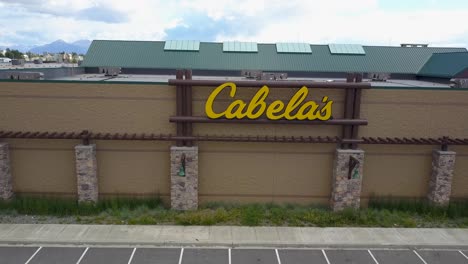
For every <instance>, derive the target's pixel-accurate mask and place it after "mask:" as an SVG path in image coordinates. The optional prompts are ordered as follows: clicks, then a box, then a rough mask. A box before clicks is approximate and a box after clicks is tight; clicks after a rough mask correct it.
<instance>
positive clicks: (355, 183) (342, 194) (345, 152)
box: [331, 149, 364, 211]
mask: <svg viewBox="0 0 468 264" xmlns="http://www.w3.org/2000/svg"><path fill="white" fill-rule="evenodd" d="M350 162H351V165H353V163H354V164H355V166H353V167H351V168H350ZM363 165H364V151H363V150H354V149H337V150H336V153H335V161H334V164H333V180H332V185H333V186H332V196H331V208H332V209H333V211H340V210H343V209H345V208H355V209H358V208H359V207H360V203H361V185H362V176H363ZM350 170H351V171H350Z"/></svg>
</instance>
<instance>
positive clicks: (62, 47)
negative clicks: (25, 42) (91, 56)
mask: <svg viewBox="0 0 468 264" xmlns="http://www.w3.org/2000/svg"><path fill="white" fill-rule="evenodd" d="M90 44H91V41H89V40H78V41H75V42H73V43H67V42H65V41H63V40H61V39H59V40H56V41H54V42H52V43H49V44H45V45H42V46H36V47H34V48H32V49H31V50H30V51H31V52H33V53H37V54H42V53H44V52H49V53H59V52H62V51H64V52H68V53H71V52H76V53H78V54H86V52H87V51H88V48H89V45H90Z"/></svg>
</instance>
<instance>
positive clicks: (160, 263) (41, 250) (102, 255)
mask: <svg viewBox="0 0 468 264" xmlns="http://www.w3.org/2000/svg"><path fill="white" fill-rule="evenodd" d="M467 255H468V251H463V250H456V249H418V250H412V249H365V248H363V249H260V248H258V249H253V248H235V249H230V248H120V247H119V248H110V247H48V246H47V247H31V246H2V247H0V263H1V264H39V263H43V264H55V263H57V264H68V263H70V264H101V263H112V264H120V263H122V264H149V263H157V264H261V263H266V264H305V263H318V264H320V263H323V264H341V263H359V264H366V263H370V264H376V263H377V264H390V263H394V264H397V263H398V264H404V263H423V264H424V263H425V264H432V263H444V264H458V263H465V264H468V257H467Z"/></svg>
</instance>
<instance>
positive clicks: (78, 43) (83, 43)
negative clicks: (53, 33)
mask: <svg viewBox="0 0 468 264" xmlns="http://www.w3.org/2000/svg"><path fill="white" fill-rule="evenodd" d="M71 44H73V45H76V46H79V47H82V48H86V50H88V48H89V46H90V45H91V40H87V39H81V40H77V41H75V42H72V43H71Z"/></svg>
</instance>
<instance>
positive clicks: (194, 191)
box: [171, 146, 198, 210]
mask: <svg viewBox="0 0 468 264" xmlns="http://www.w3.org/2000/svg"><path fill="white" fill-rule="evenodd" d="M171 208H172V209H176V210H195V209H197V208H198V147H197V146H194V147H176V146H172V147H171Z"/></svg>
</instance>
